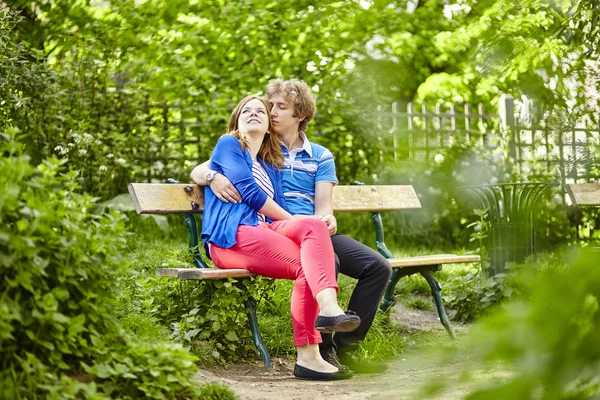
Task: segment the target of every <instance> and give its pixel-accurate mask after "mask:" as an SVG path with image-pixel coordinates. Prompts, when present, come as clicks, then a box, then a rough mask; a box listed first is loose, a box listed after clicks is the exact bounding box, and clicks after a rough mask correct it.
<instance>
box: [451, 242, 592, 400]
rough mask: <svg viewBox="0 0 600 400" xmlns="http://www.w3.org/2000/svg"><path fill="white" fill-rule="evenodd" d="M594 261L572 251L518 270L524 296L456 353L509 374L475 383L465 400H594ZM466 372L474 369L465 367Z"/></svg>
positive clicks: (493, 316)
mask: <svg viewBox="0 0 600 400" xmlns="http://www.w3.org/2000/svg"><path fill="white" fill-rule="evenodd" d="M599 262H600V257H599V256H598V254H597V253H593V252H584V251H580V249H575V248H572V249H569V250H568V251H566V252H565V257H564V259H563V258H562V257H549V258H547V259H542V260H541V262H535V263H533V262H529V263H527V264H525V265H523V268H521V269H520V271H519V272H518V273H517V274H516V278H515V279H516V280H517V281H518V282H520V284H521V287H522V288H523V291H522V294H523V295H522V296H518V297H517V298H514V299H511V300H510V301H508V302H506V303H505V304H504V305H503V306H502V307H498V308H496V309H495V310H494V311H493V312H492V313H490V315H488V316H487V317H486V318H484V319H483V320H482V321H480V322H481V323H480V324H479V325H477V326H476V327H474V328H473V329H472V330H471V332H472V335H471V337H470V338H467V339H466V340H467V342H466V343H465V344H464V346H460V349H456V350H458V351H460V352H461V353H462V355H463V356H465V355H466V356H468V357H469V358H470V359H471V360H477V359H480V360H491V361H492V362H493V363H494V365H496V366H500V368H502V369H504V370H505V371H506V372H507V373H504V372H503V373H502V378H501V379H498V375H491V376H489V378H490V379H489V380H488V381H487V382H485V383H484V382H478V385H477V387H476V388H474V390H473V391H472V392H471V393H470V394H468V395H467V396H466V397H465V398H467V399H489V400H494V399H534V398H536V399H537V398H539V399H596V398H598V396H599V395H600V380H599V379H598V377H599V376H600V347H599V346H598V343H600V307H599V306H598V304H599V298H600V269H598V263H599ZM465 352H466V353H465ZM470 365H478V364H477V363H475V364H468V365H467V364H465V367H466V368H469V366H470ZM465 372H472V373H470V374H463V375H464V376H465V377H466V378H467V379H468V377H471V378H473V377H476V376H477V375H480V372H481V371H465ZM447 384H448V385H450V382H447ZM443 386H445V385H442V386H440V387H443Z"/></svg>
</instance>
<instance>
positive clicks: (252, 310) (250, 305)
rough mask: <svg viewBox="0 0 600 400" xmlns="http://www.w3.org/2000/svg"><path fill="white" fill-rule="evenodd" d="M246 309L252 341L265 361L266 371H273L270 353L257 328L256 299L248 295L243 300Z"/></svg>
mask: <svg viewBox="0 0 600 400" xmlns="http://www.w3.org/2000/svg"><path fill="white" fill-rule="evenodd" d="M245 304H246V309H247V310H248V322H250V330H251V331H252V341H253V342H254V345H255V346H256V348H257V349H258V352H259V353H260V356H261V357H262V359H263V361H264V363H265V369H266V370H267V371H268V372H271V373H273V372H275V370H274V369H273V362H272V361H271V355H269V351H268V350H267V346H265V344H264V342H263V339H262V336H261V335H260V329H259V328H258V319H257V318H256V300H254V298H253V297H252V296H248V300H246V302H245Z"/></svg>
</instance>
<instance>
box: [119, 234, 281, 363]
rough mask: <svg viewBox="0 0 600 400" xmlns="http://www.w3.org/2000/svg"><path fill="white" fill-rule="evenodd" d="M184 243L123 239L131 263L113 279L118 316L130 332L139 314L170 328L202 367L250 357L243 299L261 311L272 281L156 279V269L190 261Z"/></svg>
mask: <svg viewBox="0 0 600 400" xmlns="http://www.w3.org/2000/svg"><path fill="white" fill-rule="evenodd" d="M185 244H186V240H185V234H181V235H180V237H179V238H171V239H170V238H163V237H154V238H151V239H149V238H148V237H147V236H144V237H132V238H131V239H130V240H129V241H128V243H127V250H126V251H127V252H128V254H127V257H128V258H129V259H130V262H131V264H130V268H129V271H128V273H127V274H125V275H123V276H121V277H119V278H118V285H119V288H120V293H119V296H118V304H119V305H118V307H117V313H118V315H119V318H120V319H121V320H123V321H125V324H126V325H127V326H129V327H131V328H132V329H134V330H135V329H137V328H136V327H135V325H136V324H137V323H138V321H140V317H139V316H144V319H142V323H143V324H146V323H148V318H151V319H152V320H154V321H156V323H157V324H158V325H159V326H161V327H163V328H164V329H165V330H168V331H170V333H171V337H172V338H173V339H174V340H176V341H179V342H181V343H186V344H187V345H189V346H190V347H191V349H192V351H194V353H195V354H196V355H197V356H198V357H200V359H201V362H202V363H203V364H205V365H206V364H212V363H215V362H217V363H221V364H227V363H230V362H232V361H236V360H239V359H242V358H248V357H251V356H252V357H254V355H255V354H256V348H255V347H254V343H253V342H252V337H251V334H250V329H249V328H248V318H247V315H246V312H247V311H246V308H245V305H244V302H245V300H246V299H247V298H248V294H252V296H253V297H254V298H255V299H256V300H257V302H258V303H259V304H258V306H257V310H258V312H262V311H263V303H264V304H267V303H268V301H267V300H268V299H270V296H271V295H272V293H273V290H272V288H271V284H272V282H273V281H272V280H270V279H263V278H260V277H257V278H253V279H251V280H242V281H235V280H230V281H224V280H223V281H221V280H219V281H214V282H211V281H201V282H198V281H188V282H182V283H181V284H180V282H179V281H177V280H176V279H169V278H161V277H157V276H156V274H155V270H156V268H165V267H171V268H174V267H180V268H189V267H191V266H192V265H193V264H192V259H191V257H190V254H189V251H188V249H187V247H186V245H185ZM288 304H289V297H288ZM288 308H289V306H288ZM288 318H289V317H288Z"/></svg>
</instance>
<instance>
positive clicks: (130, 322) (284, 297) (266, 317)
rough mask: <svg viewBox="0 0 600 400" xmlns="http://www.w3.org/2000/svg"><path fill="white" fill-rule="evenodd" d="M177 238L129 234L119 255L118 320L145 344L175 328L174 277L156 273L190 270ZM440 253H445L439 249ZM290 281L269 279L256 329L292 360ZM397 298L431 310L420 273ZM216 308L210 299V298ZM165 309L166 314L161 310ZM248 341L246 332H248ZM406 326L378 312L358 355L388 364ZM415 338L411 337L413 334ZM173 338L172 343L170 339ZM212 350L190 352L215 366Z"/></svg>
mask: <svg viewBox="0 0 600 400" xmlns="http://www.w3.org/2000/svg"><path fill="white" fill-rule="evenodd" d="M180 236H182V238H181V239H180V238H175V237H173V236H172V235H164V233H163V232H161V234H160V235H149V234H139V235H137V236H132V237H131V238H130V239H129V241H128V243H127V245H126V247H125V248H124V249H123V253H124V255H125V256H126V258H127V259H128V261H129V263H130V268H129V273H128V274H127V275H126V276H123V277H120V278H118V281H119V286H120V287H121V293H120V295H119V298H120V302H119V304H120V305H119V309H118V317H119V319H120V320H121V322H122V323H123V325H124V327H125V328H126V330H127V332H128V333H129V334H131V335H135V336H137V337H139V338H141V339H144V340H153V339H154V340H158V339H157V338H160V339H162V340H164V339H166V338H169V337H172V333H173V330H174V329H176V326H173V325H167V324H164V323H162V322H161V321H162V320H164V318H162V317H163V315H162V314H161V313H165V312H166V313H171V316H174V317H177V315H174V314H173V313H176V312H177V307H176V305H177V303H179V302H180V301H181V300H180V298H181V297H180V295H181V293H180V288H179V284H178V282H177V281H176V280H174V279H166V278H157V277H156V276H155V275H154V270H155V269H156V268H159V267H181V266H189V265H190V264H189V262H190V258H189V254H188V250H187V247H186V240H185V236H184V235H180ZM434 252H436V251H430V252H426V251H425V249H423V248H411V249H403V251H402V252H400V251H395V254H408V255H418V254H427V253H429V254H432V253H434ZM439 252H440V253H444V252H448V250H446V251H439ZM472 269H473V266H471V265H454V266H452V267H451V268H448V269H446V270H444V271H441V272H439V273H437V274H436V276H437V279H438V280H439V281H440V282H441V283H442V285H443V284H444V283H445V282H446V281H448V280H449V279H450V278H451V277H452V276H457V275H459V276H460V275H465V274H467V273H468V272H469V271H470V270H472ZM338 283H339V286H340V294H339V302H340V305H342V307H345V305H347V303H348V300H349V298H350V295H351V293H352V290H353V288H354V285H355V284H356V281H355V280H353V279H351V278H348V277H346V276H343V275H340V279H339V282H338ZM292 287H293V282H291V281H284V280H278V281H273V285H272V288H271V289H269V290H268V291H267V292H266V293H265V296H264V297H263V298H257V299H256V300H257V302H258V305H257V312H258V320H259V326H260V330H261V333H262V336H263V339H264V341H265V344H266V346H267V348H268V349H269V352H270V353H271V355H272V356H274V357H291V356H293V355H294V353H295V350H294V346H293V340H292V324H291V318H290V296H291V291H292ZM396 294H397V295H399V297H400V299H401V301H404V302H405V304H406V306H408V307H412V308H417V309H424V310H432V309H434V308H433V304H432V302H431V300H430V289H429V285H428V284H427V282H426V281H425V279H423V278H422V277H421V276H420V275H413V276H410V277H405V278H403V279H402V280H401V281H400V282H399V284H398V285H397V288H396ZM213 304H214V299H213ZM165 310H166V311H165ZM246 334H247V335H248V337H247V338H242V339H243V340H244V341H249V340H250V331H249V329H248V330H247V331H246ZM409 335H411V334H409V333H407V331H406V329H405V328H404V327H401V326H398V325H395V324H392V323H391V322H390V321H389V317H388V316H387V315H383V314H378V315H377V317H376V319H375V321H374V323H373V325H372V327H371V329H370V331H369V335H367V338H366V340H365V341H364V342H363V343H362V344H361V347H360V350H359V354H360V356H361V357H362V358H365V359H369V360H388V359H390V358H393V357H395V356H397V355H399V354H401V353H402V352H403V351H404V350H405V348H406V346H407V344H408V343H411V342H413V341H412V339H411V337H409ZM412 335H414V334H412ZM172 340H174V339H172ZM214 349H215V347H214V345H212V344H211V343H210V342H204V343H200V344H199V345H198V346H196V348H194V349H193V350H194V352H195V353H196V355H198V356H199V358H200V360H201V361H200V363H201V365H203V366H209V365H210V364H211V363H213V362H214V360H213V356H212V353H213V351H214Z"/></svg>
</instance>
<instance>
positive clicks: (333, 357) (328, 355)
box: [321, 348, 352, 375]
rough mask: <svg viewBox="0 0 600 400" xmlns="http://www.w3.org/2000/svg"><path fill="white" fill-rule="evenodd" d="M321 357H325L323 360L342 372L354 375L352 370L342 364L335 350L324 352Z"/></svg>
mask: <svg viewBox="0 0 600 400" xmlns="http://www.w3.org/2000/svg"><path fill="white" fill-rule="evenodd" d="M321 357H323V360H325V361H327V362H328V363H329V364H331V365H333V366H334V367H336V368H337V369H338V370H339V371H340V372H344V373H349V374H351V375H352V372H351V371H350V368H348V367H347V366H346V365H344V364H342V363H341V362H340V359H339V358H338V356H337V354H335V349H334V348H330V349H328V350H327V351H322V352H321Z"/></svg>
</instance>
